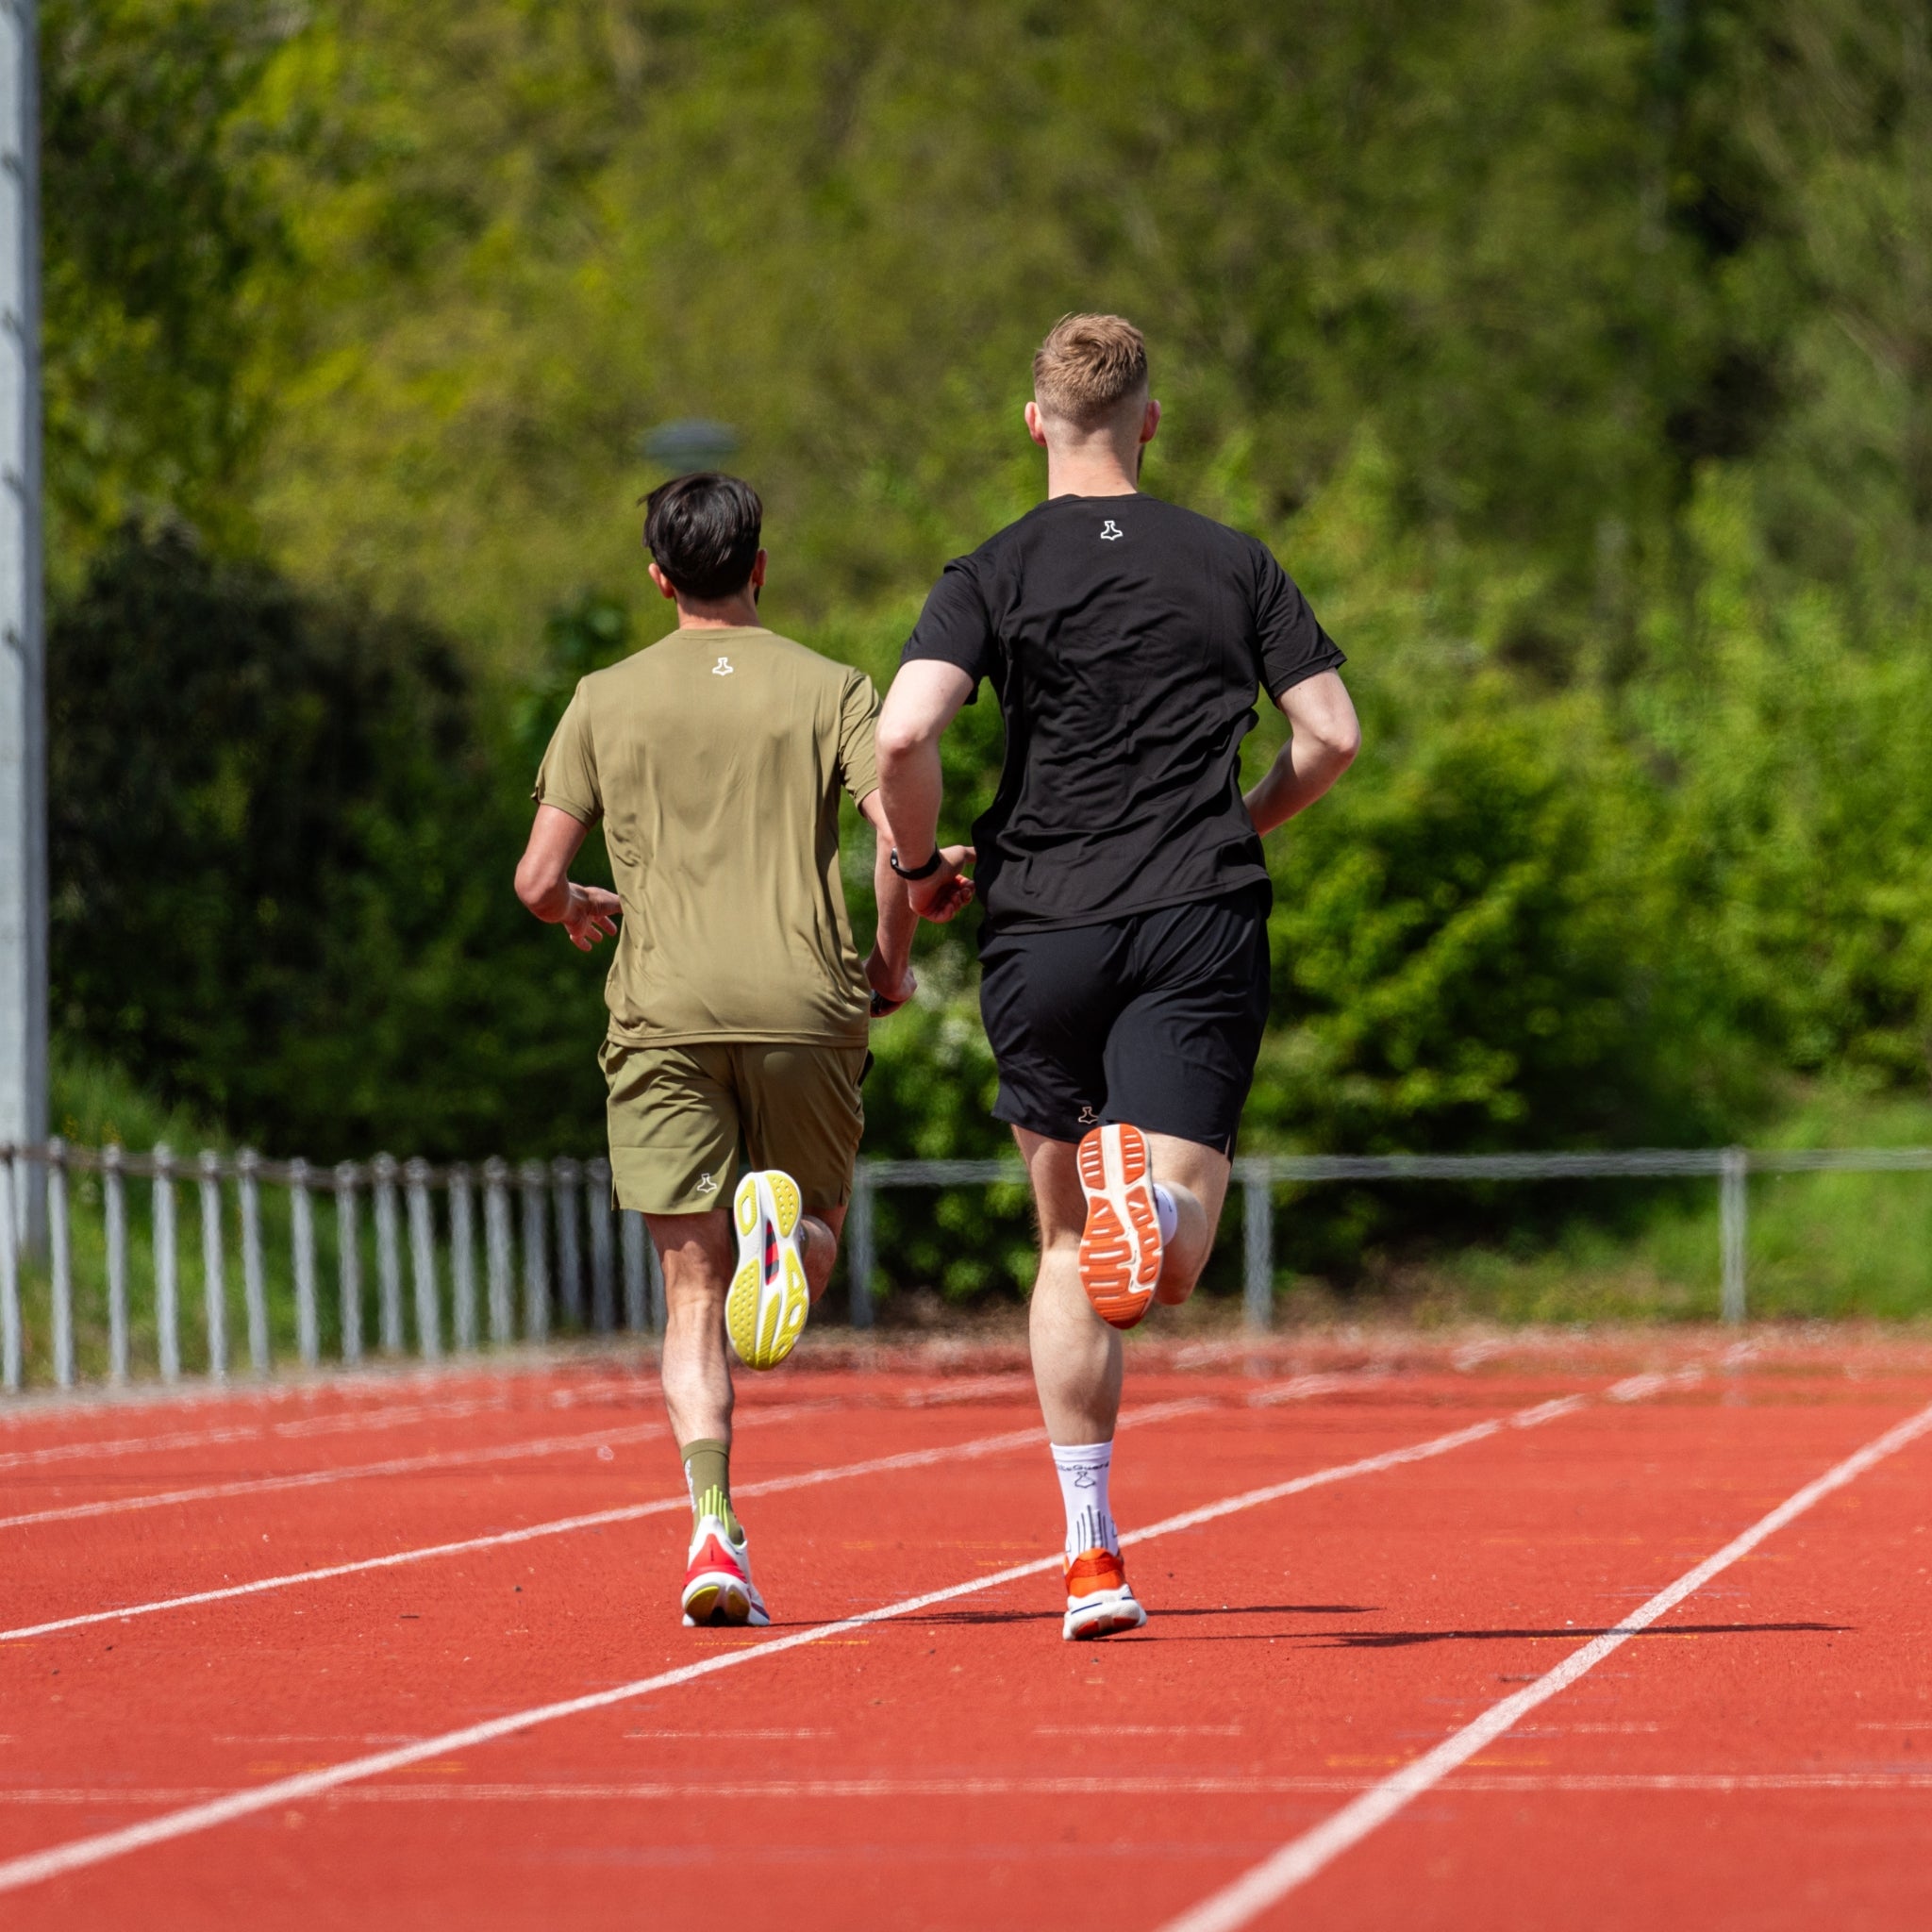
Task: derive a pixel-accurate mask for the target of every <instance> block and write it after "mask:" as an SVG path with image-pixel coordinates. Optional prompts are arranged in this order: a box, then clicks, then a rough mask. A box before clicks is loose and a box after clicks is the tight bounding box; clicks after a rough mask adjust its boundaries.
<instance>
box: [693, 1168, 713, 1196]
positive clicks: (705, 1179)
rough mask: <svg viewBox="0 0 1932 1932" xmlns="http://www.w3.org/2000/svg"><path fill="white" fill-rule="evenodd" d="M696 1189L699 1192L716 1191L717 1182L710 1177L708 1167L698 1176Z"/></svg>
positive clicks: (709, 1192) (710, 1192)
mask: <svg viewBox="0 0 1932 1932" xmlns="http://www.w3.org/2000/svg"><path fill="white" fill-rule="evenodd" d="M697 1191H698V1192H699V1193H701V1194H715V1193H716V1192H717V1191H718V1183H717V1182H716V1181H714V1180H713V1179H712V1178H711V1175H710V1172H709V1170H708V1169H707V1170H706V1172H705V1173H703V1174H700V1175H699V1176H698V1186H697Z"/></svg>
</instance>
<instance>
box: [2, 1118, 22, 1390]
mask: <svg viewBox="0 0 1932 1932" xmlns="http://www.w3.org/2000/svg"><path fill="white" fill-rule="evenodd" d="M13 1172H14V1170H13V1150H12V1149H11V1148H10V1147H9V1148H7V1149H6V1150H4V1151H0V1388H4V1389H6V1390H7V1391H8V1392H9V1393H11V1392H13V1391H17V1390H18V1389H19V1388H20V1380H21V1372H22V1365H21V1359H20V1230H19V1226H18V1224H17V1216H16V1214H15V1195H14V1191H13Z"/></svg>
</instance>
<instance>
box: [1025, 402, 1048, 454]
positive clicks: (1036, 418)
mask: <svg viewBox="0 0 1932 1932" xmlns="http://www.w3.org/2000/svg"><path fill="white" fill-rule="evenodd" d="M1026 434H1027V435H1028V436H1030V437H1031V438H1032V439H1033V440H1034V441H1035V442H1037V443H1038V444H1039V445H1040V446H1041V449H1044V448H1045V447H1046V418H1045V417H1044V416H1042V415H1041V413H1040V405H1039V404H1038V403H1028V404H1027V405H1026Z"/></svg>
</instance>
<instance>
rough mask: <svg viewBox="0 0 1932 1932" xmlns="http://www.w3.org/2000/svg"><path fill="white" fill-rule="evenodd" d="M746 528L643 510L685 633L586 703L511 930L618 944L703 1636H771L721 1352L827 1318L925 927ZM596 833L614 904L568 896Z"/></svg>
mask: <svg viewBox="0 0 1932 1932" xmlns="http://www.w3.org/2000/svg"><path fill="white" fill-rule="evenodd" d="M761 521H762V511H761V507H760V505H759V503H758V496H757V494H756V492H755V491H753V490H752V489H751V488H750V486H749V485H748V484H745V483H741V482H740V481H739V480H738V479H737V478H735V477H729V476H717V475H696V476H686V477H680V478H678V479H677V480H676V481H675V482H673V483H668V484H666V485H664V486H663V488H662V489H660V490H658V491H654V492H653V493H652V496H651V499H650V511H649V515H648V518H647V520H646V523H645V531H644V537H645V541H646V543H647V544H648V545H649V547H650V550H651V553H652V557H653V558H654V561H653V563H652V566H651V575H652V577H653V579H654V580H655V581H656V583H657V584H658V589H659V590H660V591H662V592H663V593H664V594H665V595H666V596H668V597H675V599H676V602H677V611H678V628H677V630H676V631H675V632H674V633H673V634H672V635H671V636H670V637H668V638H665V639H664V640H663V641H660V642H658V643H656V644H653V645H650V646H649V647H648V648H646V649H644V650H641V651H639V652H637V653H635V654H634V655H633V656H631V657H629V658H625V660H624V661H623V662H622V663H619V664H614V665H612V666H610V667H609V668H608V670H604V671H599V672H595V673H593V674H592V675H591V676H589V677H586V678H585V679H584V680H583V682H582V683H581V684H579V685H578V687H577V689H576V693H575V696H574V697H573V698H572V700H571V703H570V706H569V708H568V709H567V710H566V711H565V712H564V715H563V718H562V720H561V721H560V722H559V724H558V727H557V731H556V734H555V736H554V737H553V738H552V740H551V742H550V748H549V750H548V751H547V752H546V753H545V755H544V758H543V763H542V767H541V771H540V772H539V774H538V776H537V785H536V796H537V799H538V808H537V820H536V824H534V825H533V827H532V828H531V833H530V845H529V849H528V851H527V852H526V853H525V856H524V860H523V863H522V864H521V865H520V866H519V867H518V870H517V891H518V894H519V896H521V897H522V899H523V901H524V903H525V905H526V906H527V907H528V908H530V910H531V911H532V912H534V913H535V914H536V915H537V916H538V917H539V918H540V919H545V920H549V921H551V922H553V923H556V924H562V925H563V926H565V927H566V928H567V930H568V931H569V933H570V936H571V938H572V940H573V941H575V943H576V944H577V945H578V946H579V947H581V948H582V949H583V950H585V951H586V952H588V951H589V950H590V949H591V947H592V946H594V945H595V944H596V943H597V942H598V941H599V940H600V939H601V938H603V937H605V936H607V935H612V934H616V935H618V937H617V946H616V956H615V958H614V959H613V960H612V962H611V967H610V973H609V977H608V982H607V985H606V990H605V997H606V1001H607V1003H608V1006H609V1008H610V1022H609V1028H608V1035H607V1037H606V1040H605V1042H604V1048H603V1054H602V1060H603V1066H604V1072H605V1075H606V1078H607V1081H608V1089H609V1107H608V1115H609V1129H610V1166H611V1181H612V1188H613V1191H614V1192H615V1194H616V1197H617V1201H618V1204H619V1206H621V1207H624V1208H638V1209H641V1211H642V1213H643V1214H644V1216H645V1218H646V1221H647V1223H648V1224H649V1226H650V1230H651V1237H652V1240H653V1241H655V1242H656V1243H657V1247H658V1255H659V1257H660V1258H661V1260H662V1263H663V1270H664V1291H665V1316H666V1320H665V1332H664V1353H663V1362H662V1369H661V1374H662V1380H663V1385H664V1400H665V1407H667V1409H668V1410H669V1411H670V1416H671V1421H672V1424H673V1427H674V1428H675V1431H676V1434H677V1440H678V1442H679V1444H680V1445H681V1447H682V1450H683V1454H684V1461H685V1467H686V1472H687V1475H688V1479H689V1482H690V1486H691V1506H692V1513H693V1519H694V1524H693V1535H692V1540H691V1557H690V1563H689V1567H688V1569H687V1573H686V1577H685V1585H684V1593H683V1607H684V1616H685V1621H686V1622H687V1623H691V1624H704V1623H732V1624H743V1623H757V1624H762V1623H765V1622H766V1621H768V1620H767V1617H766V1614H765V1607H764V1604H763V1601H762V1599H761V1598H760V1597H759V1595H758V1591H757V1590H756V1589H755V1588H754V1587H753V1585H752V1581H751V1566H750V1561H749V1558H748V1557H747V1555H746V1551H745V1544H744V1537H743V1532H742V1529H741V1526H740V1524H739V1523H738V1520H737V1517H736V1515H735V1514H734V1512H733V1510H732V1507H731V1496H730V1472H729V1448H730V1430H731V1402H732V1395H731V1371H730V1366H729V1363H728V1361H727V1359H726V1356H725V1348H724V1341H725V1334H726V1331H727V1328H728V1331H729V1334H730V1339H731V1341H732V1343H733V1345H734V1346H735V1347H736V1348H737V1350H738V1353H739V1354H740V1355H741V1357H743V1358H744V1360H746V1361H747V1362H749V1363H750V1364H751V1365H752V1366H753V1367H755V1368H770V1367H772V1366H774V1365H775V1364H776V1363H777V1362H778V1361H780V1360H782V1359H783V1357H785V1355H786V1354H787V1353H788V1352H789V1351H790V1349H791V1344H792V1342H793V1341H794V1340H795V1339H796V1337H797V1335H798V1332H799V1330H800V1328H801V1327H802V1326H803V1325H804V1323H805V1318H806V1312H807V1308H808V1305H809V1302H810V1301H813V1300H816V1299H817V1297H818V1296H819V1294H820V1293H822V1292H823V1291H824V1285H825V1281H826V1278H827V1276H828V1275H829V1274H830V1273H831V1269H832V1263H833V1260H834V1258H835V1257H836V1255H837V1253H838V1246H839V1235H840V1232H841V1227H842V1225H843V1223H844V1218H845V1204H846V1201H847V1200H848V1198H849V1196H850V1192H851V1185H852V1163H853V1159H854V1157H855V1156H856V1155H857V1153H858V1139H859V1134H860V1131H861V1129H862V1127H863V1124H864V1113H863V1111H862V1109H861V1108H860V1105H859V1097H858V1083H859V1079H860V1077H861V1075H862V1074H863V1072H864V1068H865V1060H866V1046H865V1041H866V1026H867V1021H868V1012H869V1009H870V1011H871V1012H874V1013H883V1012H889V1011H891V1009H892V1008H893V1007H895V1006H898V1005H900V1004H901V1003H903V1002H904V1001H905V1000H906V999H908V998H909V997H910V995H911V992H912V976H911V974H910V972H909V971H908V954H909V952H910V947H911V939H912V928H913V925H914V924H915V922H914V920H913V917H912V914H911V910H910V908H909V907H908V903H907V899H906V893H905V889H904V887H903V886H902V885H901V884H900V882H899V881H898V879H897V878H895V877H894V875H893V874H892V872H891V867H890V865H889V863H888V858H887V848H886V846H885V844H884V841H883V817H882V814H881V811H880V808H879V804H878V798H877V788H878V779H877V774H876V772H875V769H874V724H875V721H876V718H877V712H878V700H877V698H876V696H875V695H874V691H873V687H872V683H871V680H870V679H868V678H867V677H866V676H865V675H864V674H863V673H861V672H858V671H855V670H852V669H851V668H850V667H848V666H846V665H842V664H835V663H833V662H831V661H830V660H829V659H828V658H821V657H820V656H819V655H818V654H817V653H816V652H813V651H808V650H807V649H806V648H805V646H804V645H802V644H796V643H793V642H791V640H790V639H787V638H781V637H778V636H775V635H774V633H773V632H771V631H769V630H766V629H764V628H762V627H761V626H760V625H758V610H757V599H758V590H759V588H760V587H761V586H762V584H763V582H764V575H765V553H764V552H763V551H762V550H761V549H760V548H759V547H758V535H759V527H760V524H761ZM841 791H843V792H844V793H845V794H846V795H847V796H849V797H850V798H851V799H852V800H853V802H854V803H855V804H856V805H857V806H858V808H859V810H860V811H861V812H862V813H864V814H865V816H866V817H868V818H869V819H871V820H872V822H873V823H874V826H876V827H879V828H880V832H881V846H880V852H879V856H878V858H877V861H876V864H875V867H874V877H875V881H876V884H877V889H878V906H879V926H878V935H877V941H876V943H875V945H874V949H873V953H872V957H871V958H870V959H869V960H868V961H867V962H866V963H865V964H864V965H863V966H861V965H860V963H859V959H858V953H857V951H856V950H855V949H854V946H853V943H852V931H851V927H850V925H849V924H848V922H847V920H846V915H845V899H844V892H843V891H842V889H841V883H840V874H839V795H840V793H841ZM600 823H601V824H602V825H603V827H604V836H605V841H606V843H607V845H608V849H609V854H610V865H611V871H612V874H613V875H614V877H615V879H616V883H617V891H615V893H611V892H606V891H600V890H598V889H597V888H595V887H586V886H577V885H574V884H572V883H571V880H570V878H569V868H570V863H571V860H572V859H573V858H575V855H576V851H577V848H578V846H579V845H580V844H581V843H582V841H583V838H584V834H585V832H586V830H587V829H588V828H589V827H590V826H591V825H593V824H600ZM966 896H967V894H966V892H965V891H963V890H962V891H961V893H960V898H961V902H962V903H963V900H964V898H965V897H966ZM619 914H622V916H623V929H622V932H621V934H620V933H619V929H618V925H617V918H618V915H619ZM734 1229H735V1231H736V1235H737V1241H738V1247H737V1257H736V1261H735V1263H734V1260H733V1255H732V1235H733V1231H734Z"/></svg>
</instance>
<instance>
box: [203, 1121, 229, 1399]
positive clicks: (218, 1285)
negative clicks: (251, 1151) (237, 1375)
mask: <svg viewBox="0 0 1932 1932" xmlns="http://www.w3.org/2000/svg"><path fill="white" fill-rule="evenodd" d="M201 1305H202V1309H203V1312H204V1313H205V1315H206V1317H207V1320H208V1378H209V1379H210V1380H211V1381H215V1382H225V1381H226V1380H227V1379H228V1283H227V1270H226V1268H225V1265H224V1263H223V1260H222V1157H221V1156H220V1155H219V1154H216V1153H214V1152H212V1151H211V1150H208V1149H204V1150H203V1152H202V1157H201Z"/></svg>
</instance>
